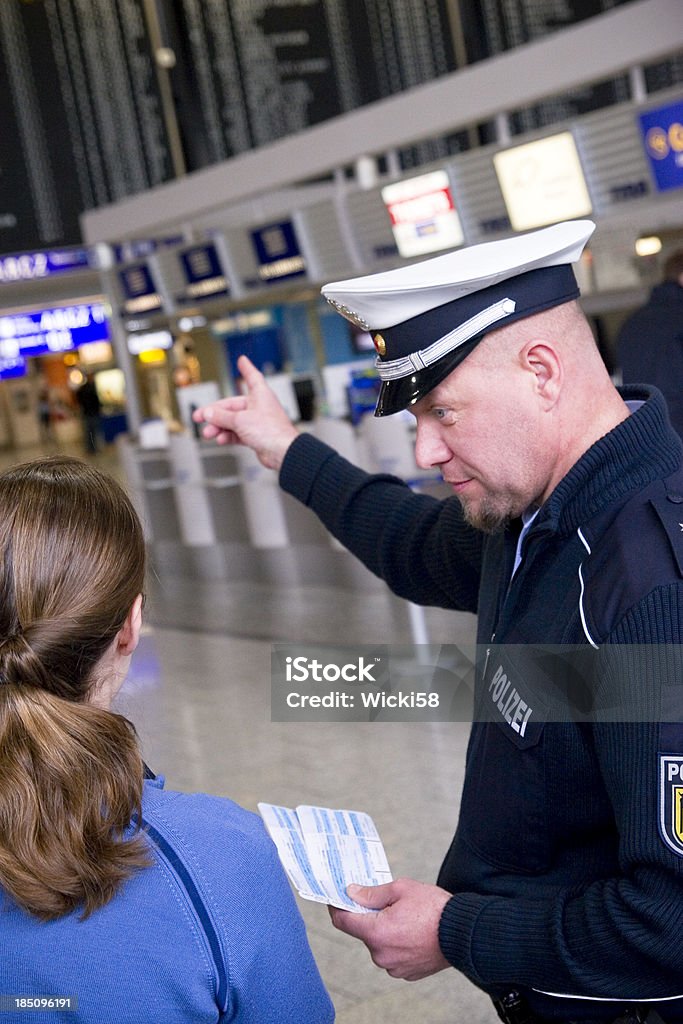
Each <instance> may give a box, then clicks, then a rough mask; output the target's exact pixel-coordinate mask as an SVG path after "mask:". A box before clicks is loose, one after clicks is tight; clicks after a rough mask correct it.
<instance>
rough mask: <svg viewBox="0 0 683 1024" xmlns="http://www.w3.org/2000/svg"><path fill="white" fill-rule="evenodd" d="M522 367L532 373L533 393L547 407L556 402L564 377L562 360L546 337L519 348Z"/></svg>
mask: <svg viewBox="0 0 683 1024" xmlns="http://www.w3.org/2000/svg"><path fill="white" fill-rule="evenodd" d="M519 360H520V364H521V366H522V368H523V369H524V370H526V371H527V372H528V373H530V374H531V375H532V377H531V383H532V387H533V389H534V393H535V394H536V395H538V397H539V398H540V399H541V401H542V403H543V405H544V407H545V408H547V409H549V408H551V407H552V406H553V405H555V403H556V402H557V399H558V398H559V395H560V390H561V386H562V380H563V377H564V372H563V366H562V361H561V359H560V358H559V356H558V354H557V351H556V349H555V347H554V345H553V344H552V342H550V341H548V340H547V339H545V338H544V339H542V340H541V339H535V340H533V341H528V342H527V343H526V344H525V345H524V347H523V348H522V349H521V350H520V353H519Z"/></svg>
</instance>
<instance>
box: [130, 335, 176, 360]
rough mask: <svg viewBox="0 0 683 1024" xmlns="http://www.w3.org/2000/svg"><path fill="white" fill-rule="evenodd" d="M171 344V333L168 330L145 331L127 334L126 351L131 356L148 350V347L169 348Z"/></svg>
mask: <svg viewBox="0 0 683 1024" xmlns="http://www.w3.org/2000/svg"><path fill="white" fill-rule="evenodd" d="M172 345H173V335H172V334H171V332H170V331H147V332H145V334H129V335H128V351H129V352H130V354H131V355H133V356H139V355H140V353H141V352H149V351H150V349H157V348H171V346H172Z"/></svg>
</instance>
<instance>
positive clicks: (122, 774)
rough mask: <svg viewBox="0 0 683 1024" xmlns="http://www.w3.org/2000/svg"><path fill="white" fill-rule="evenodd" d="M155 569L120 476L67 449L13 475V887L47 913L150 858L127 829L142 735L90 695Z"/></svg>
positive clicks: (7, 762) (2, 603)
mask: <svg viewBox="0 0 683 1024" xmlns="http://www.w3.org/2000/svg"><path fill="white" fill-rule="evenodd" d="M144 572H145V548H144V541H143V536H142V530H141V527H140V522H139V520H138V518H137V516H136V514H135V511H134V509H133V507H132V505H131V503H130V501H129V499H128V498H127V496H126V494H125V493H124V491H123V489H122V488H121V487H120V486H119V485H118V484H117V483H116V482H115V481H114V480H113V479H111V478H109V477H107V476H105V475H104V474H102V473H100V472H99V471H98V470H96V469H94V468H91V467H90V466H87V465H86V464H85V463H83V462H80V461H79V460H77V459H71V458H66V457H64V458H62V457H56V458H51V459H41V460H39V461H36V462H29V463H25V464H24V465H21V466H17V467H15V468H13V469H10V470H8V471H6V472H4V473H2V474H1V475H0V886H2V888H3V889H4V891H5V892H6V893H7V894H9V896H10V897H11V898H12V899H13V900H14V901H15V902H16V903H17V904H19V905H20V906H21V907H23V908H24V909H25V910H26V911H28V912H29V913H32V914H34V915H36V916H38V917H40V918H42V919H44V920H49V919H51V918H56V917H59V916H61V915H63V914H66V913H69V912H71V911H73V910H76V909H81V910H82V911H83V914H84V915H87V914H90V913H91V912H92V911H93V910H96V909H97V908H98V907H101V906H103V905H104V904H105V903H107V902H108V901H109V900H110V899H111V898H112V896H113V895H114V894H115V892H116V891H117V890H118V888H119V886H120V885H121V883H122V882H123V881H124V880H125V879H126V878H127V877H128V876H129V875H130V874H131V872H132V871H133V870H134V869H135V868H137V867H141V866H142V865H144V864H145V863H147V856H146V852H145V851H146V847H145V844H144V840H142V838H141V837H140V836H139V835H135V829H133V830H132V832H131V833H126V830H127V829H128V828H129V826H130V823H131V819H132V818H134V816H135V814H136V812H138V813H139V810H140V802H141V795H142V778H143V764H142V758H141V754H140V751H139V748H138V743H137V739H136V736H135V731H134V729H133V727H132V726H131V725H130V723H129V722H127V721H126V719H125V718H122V717H121V716H120V715H116V714H114V713H112V712H110V711H106V710H103V709H102V708H99V707H97V706H95V705H94V704H93V703H89V698H90V697H91V696H92V694H93V692H94V690H95V689H96V687H97V686H98V685H101V684H102V682H103V680H102V679H101V678H100V677H99V676H98V670H99V665H100V662H101V659H102V656H103V655H104V653H105V652H106V651H107V649H108V648H109V647H110V646H111V644H112V643H113V642H114V640H115V638H116V636H117V634H118V632H119V630H120V629H121V627H122V626H123V625H124V623H125V621H126V618H127V616H128V613H129V612H130V610H131V607H132V605H133V603H134V601H135V598H136V597H137V595H138V594H140V593H141V592H142V590H143V584H144ZM124 833H126V834H124Z"/></svg>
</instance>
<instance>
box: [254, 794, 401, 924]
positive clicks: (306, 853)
mask: <svg viewBox="0 0 683 1024" xmlns="http://www.w3.org/2000/svg"><path fill="white" fill-rule="evenodd" d="M258 809H259V811H260V812H261V817H262V818H263V821H264V823H265V826H266V828H267V829H268V832H269V833H270V837H271V839H272V840H273V842H274V843H275V846H276V847H277V852H278V854H279V856H280V860H281V861H282V865H283V867H284V869H285V871H286V872H287V874H288V875H289V878H290V880H291V882H292V884H293V885H294V887H295V889H296V890H297V891H298V893H299V895H300V896H303V898H304V899H306V900H315V901H316V902H317V903H328V904H330V906H333V907H340V908H341V909H342V910H352V911H354V912H355V913H358V914H371V913H374V911H372V910H368V908H367V907H361V906H360V904H358V903H355V902H354V901H353V900H352V899H351V898H350V897H349V896H348V895H347V893H346V887H347V885H350V884H351V883H352V882H355V883H356V884H357V885H382V884H383V883H384V882H391V880H392V878H391V871H390V869H389V864H388V861H387V858H386V854H385V852H384V847H383V846H382V840H381V839H380V837H379V833H378V831H377V829H376V828H375V823H374V821H373V820H372V818H371V817H370V815H369V814H363V813H362V812H361V811H334V810H331V809H330V808H329V807H309V806H300V807H297V808H296V810H293V809H292V808H290V807H277V806H276V805H275V804H259V805H258Z"/></svg>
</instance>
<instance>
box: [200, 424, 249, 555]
mask: <svg viewBox="0 0 683 1024" xmlns="http://www.w3.org/2000/svg"><path fill="white" fill-rule="evenodd" d="M200 458H201V463H202V473H203V478H204V484H205V486H206V495H207V498H208V502H209V507H210V510H211V517H212V519H213V525H214V533H215V539H216V541H217V543H219V544H223V543H243V544H246V543H248V541H249V529H248V526H247V514H246V510H245V507H244V493H243V488H242V477H241V474H240V464H239V459H238V457H237V454H236V453H235V449H234V448H225V447H221V446H219V445H216V444H211V443H210V442H209V443H207V444H200Z"/></svg>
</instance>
